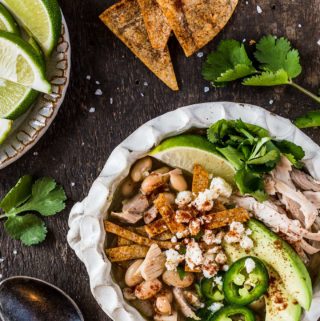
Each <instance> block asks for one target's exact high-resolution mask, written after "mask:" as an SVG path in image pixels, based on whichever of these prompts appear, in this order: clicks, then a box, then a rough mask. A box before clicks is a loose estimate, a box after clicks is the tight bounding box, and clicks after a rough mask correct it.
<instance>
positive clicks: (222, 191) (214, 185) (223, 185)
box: [210, 177, 232, 198]
mask: <svg viewBox="0 0 320 321" xmlns="http://www.w3.org/2000/svg"><path fill="white" fill-rule="evenodd" d="M210 189H211V190H213V191H215V192H216V193H217V194H218V195H219V196H222V197H227V198H229V197H230V196H231V194H232V187H231V185H230V184H229V183H227V182H226V181H225V180H224V179H223V178H222V177H214V178H213V179H212V180H211V183H210Z"/></svg>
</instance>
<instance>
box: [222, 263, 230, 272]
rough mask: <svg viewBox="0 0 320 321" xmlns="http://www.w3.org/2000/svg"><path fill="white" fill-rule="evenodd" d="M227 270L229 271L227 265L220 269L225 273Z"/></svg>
mask: <svg viewBox="0 0 320 321" xmlns="http://www.w3.org/2000/svg"><path fill="white" fill-rule="evenodd" d="M228 270H229V265H228V264H225V265H224V266H223V267H222V271H224V272H227V271H228Z"/></svg>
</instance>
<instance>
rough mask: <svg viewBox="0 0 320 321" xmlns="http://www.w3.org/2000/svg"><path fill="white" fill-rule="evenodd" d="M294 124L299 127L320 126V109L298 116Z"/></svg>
mask: <svg viewBox="0 0 320 321" xmlns="http://www.w3.org/2000/svg"><path fill="white" fill-rule="evenodd" d="M294 124H295V125H296V126H297V127H299V128H309V127H318V126H320V111H309V112H308V113H307V114H305V115H304V116H301V117H298V118H297V119H296V120H295V121H294Z"/></svg>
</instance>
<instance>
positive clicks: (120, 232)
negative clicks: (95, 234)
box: [104, 221, 178, 249]
mask: <svg viewBox="0 0 320 321" xmlns="http://www.w3.org/2000/svg"><path fill="white" fill-rule="evenodd" d="M104 228H105V230H106V232H109V233H112V234H116V235H117V236H120V237H123V238H125V239H127V240H129V241H132V242H134V243H137V244H139V245H144V246H151V244H154V243H156V244H158V245H159V247H161V248H162V249H171V248H173V247H174V246H176V245H177V244H178V243H172V242H167V241H157V240H150V239H148V238H146V237H144V236H141V235H139V234H136V233H134V232H131V231H129V230H127V229H125V228H123V227H122V226H119V225H116V224H114V223H112V222H109V221H104Z"/></svg>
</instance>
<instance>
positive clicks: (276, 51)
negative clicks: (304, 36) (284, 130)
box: [202, 35, 320, 103]
mask: <svg viewBox="0 0 320 321" xmlns="http://www.w3.org/2000/svg"><path fill="white" fill-rule="evenodd" d="M254 57H255V59H256V61H255V64H254V63H253V61H252V60H251V59H250V58H249V57H248V54H247V52H246V49H245V47H244V44H241V43H240V42H238V41H236V40H223V41H221V42H220V44H219V45H218V48H217V50H216V51H214V52H212V53H210V54H209V55H208V57H207V60H206V62H205V64H204V66H203V69H202V75H203V77H204V78H205V79H206V80H208V81H211V83H212V84H213V85H214V86H216V87H221V86H226V85H227V84H228V83H229V82H232V81H235V80H238V79H242V84H243V85H245V86H277V85H290V86H292V87H294V88H296V89H298V90H299V91H301V92H302V93H304V94H306V95H307V96H309V97H310V98H312V99H314V100H315V101H316V102H318V103H320V97H318V96H317V95H315V94H313V93H311V92H310V91H308V90H307V89H305V88H303V87H301V86H300V85H298V84H297V83H295V82H293V79H295V78H296V77H297V76H299V75H300V74H301V71H302V67H301V64H300V55H299V52H298V50H297V49H293V48H292V45H291V43H290V42H289V41H288V40H287V39H286V38H283V37H282V38H279V39H277V38H275V37H274V36H271V35H269V36H265V37H263V38H261V39H260V41H259V42H258V43H257V45H256V51H255V52H254ZM255 66H256V67H255Z"/></svg>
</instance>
